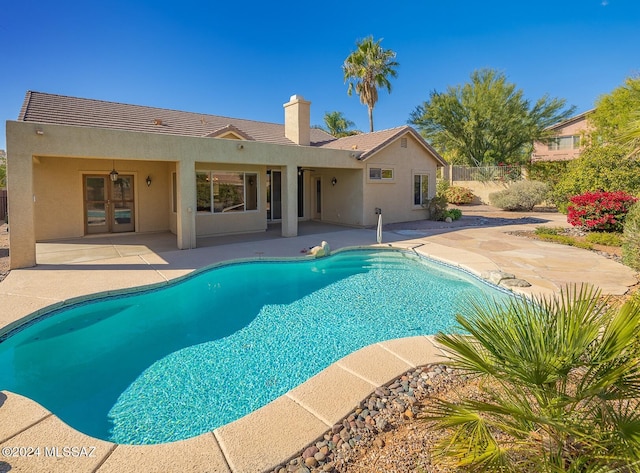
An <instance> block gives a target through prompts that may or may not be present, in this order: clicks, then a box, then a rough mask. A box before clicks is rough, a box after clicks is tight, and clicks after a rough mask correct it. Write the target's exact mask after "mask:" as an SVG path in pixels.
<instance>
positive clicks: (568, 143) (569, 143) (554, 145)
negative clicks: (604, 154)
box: [549, 135, 580, 151]
mask: <svg viewBox="0 0 640 473" xmlns="http://www.w3.org/2000/svg"><path fill="white" fill-rule="evenodd" d="M579 147H580V135H572V136H557V137H555V138H551V139H550V140H549V151H557V150H561V149H578V148H579Z"/></svg>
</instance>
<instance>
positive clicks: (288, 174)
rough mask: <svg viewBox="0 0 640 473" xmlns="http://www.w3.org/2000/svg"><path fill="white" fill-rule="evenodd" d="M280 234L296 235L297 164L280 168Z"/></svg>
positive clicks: (286, 235)
mask: <svg viewBox="0 0 640 473" xmlns="http://www.w3.org/2000/svg"><path fill="white" fill-rule="evenodd" d="M282 236H283V237H294V236H298V166H286V167H285V168H284V169H283V170H282Z"/></svg>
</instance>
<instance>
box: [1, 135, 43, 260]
mask: <svg viewBox="0 0 640 473" xmlns="http://www.w3.org/2000/svg"><path fill="white" fill-rule="evenodd" d="M7 140H8V141H7V195H8V197H9V216H8V218H9V255H10V261H9V265H10V267H11V269H18V268H28V267H31V266H35V265H36V228H35V205H34V202H35V200H36V198H37V196H36V195H35V194H34V193H33V158H32V156H31V154H30V153H27V152H23V151H22V150H20V149H19V146H17V147H16V149H15V150H14V146H13V145H14V144H17V143H14V142H13V140H11V138H10V137H9V136H7Z"/></svg>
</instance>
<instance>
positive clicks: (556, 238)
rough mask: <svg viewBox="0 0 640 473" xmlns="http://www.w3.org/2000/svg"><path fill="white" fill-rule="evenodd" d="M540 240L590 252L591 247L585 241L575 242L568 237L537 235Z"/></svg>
mask: <svg viewBox="0 0 640 473" xmlns="http://www.w3.org/2000/svg"><path fill="white" fill-rule="evenodd" d="M538 238H540V239H541V240H546V241H551V242H554V243H560V244H562V245H568V246H575V247H576V248H582V249H583V250H592V249H593V245H592V244H591V243H589V242H587V241H581V240H576V239H575V238H572V237H570V236H568V235H552V234H546V235H538Z"/></svg>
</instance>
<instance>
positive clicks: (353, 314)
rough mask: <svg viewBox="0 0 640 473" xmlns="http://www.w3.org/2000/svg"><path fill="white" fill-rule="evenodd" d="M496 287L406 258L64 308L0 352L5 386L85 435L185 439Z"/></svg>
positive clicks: (429, 326) (355, 261)
mask: <svg viewBox="0 0 640 473" xmlns="http://www.w3.org/2000/svg"><path fill="white" fill-rule="evenodd" d="M479 293H488V294H489V295H492V296H495V297H498V298H502V297H508V296H507V295H505V294H504V293H503V292H502V291H498V290H497V289H495V288H493V287H490V286H489V285H487V284H484V283H483V282H481V281H479V280H477V279H475V278H473V277H471V276H469V275H467V274H465V273H463V272H460V271H457V270H454V269H451V268H448V267H446V266H443V265H440V264H436V263H433V262H430V261H427V260H426V259H424V258H421V257H418V256H417V255H415V254H413V253H409V252H401V251H391V250H375V249H374V250H353V251H344V252H340V253H337V254H335V255H332V256H331V257H328V258H323V259H318V260H305V261H287V262H284V261H280V262H267V261H256V262H252V263H241V264H230V265H225V266H220V267H217V268H214V269H211V270H208V271H204V272H201V273H198V274H196V275H194V276H193V277H189V278H187V279H184V280H181V281H180V282H178V283H176V284H172V285H169V286H168V287H165V288H162V289H157V290H147V291H144V292H141V293H136V294H133V295H126V296H118V297H110V298H106V299H100V300H97V301H94V302H90V303H83V304H80V305H76V306H71V307H68V308H65V309H63V310H58V311H56V312H54V313H52V314H48V315H47V316H46V317H42V318H41V319H40V320H38V321H37V322H36V323H32V324H29V326H28V327H26V328H24V329H23V330H17V331H14V333H12V334H10V336H8V337H6V339H5V340H4V341H2V343H0V389H6V390H9V391H12V392H15V393H18V394H22V395H24V396H27V397H29V398H31V399H33V400H35V401H37V402H39V403H40V404H42V405H43V406H44V407H46V408H47V409H49V410H50V411H52V412H53V413H54V414H56V415H57V416H58V417H60V418H61V419H62V420H63V421H65V422H66V423H68V424H69V425H71V426H72V427H74V428H76V429H78V430H80V431H81V432H84V433H86V434H88V435H91V436H94V437H97V438H101V439H104V440H109V441H113V442H116V443H122V444H155V443H162V442H170V441H175V440H181V439H185V438H189V437H193V436H196V435H199V434H201V433H204V432H207V431H211V430H214V429H215V428H216V427H219V426H221V425H223V424H226V423H229V422H231V421H233V420H236V419H238V418H240V417H242V416H244V415H245V414H248V413H250V412H252V411H254V410H256V409H258V408H259V407H261V406H263V405H265V404H267V403H268V402H270V401H272V400H273V399H275V398H277V397H279V396H281V395H282V394H284V393H286V392H287V391H289V390H290V389H292V388H293V387H295V386H297V385H299V384H301V383H302V382H304V381H306V380H307V379H309V378H310V377H311V376H313V375H314V374H316V373H318V372H320V371H321V370H322V369H324V368H326V367H327V366H328V365H330V364H331V363H333V362H335V361H337V360H338V359H340V358H342V357H343V356H345V355H347V354H349V353H351V352H353V351H355V350H357V349H359V348H362V347H364V346H366V345H369V344H372V343H376V342H379V341H383V340H388V339H393V338H399V337H407V336H413V335H428V334H434V333H437V332H438V331H451V330H452V327H453V323H454V320H453V316H454V313H455V312H456V306H457V303H459V301H460V300H461V299H462V298H463V297H465V296H466V295H478V294H479Z"/></svg>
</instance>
